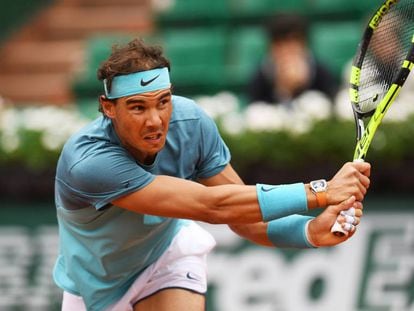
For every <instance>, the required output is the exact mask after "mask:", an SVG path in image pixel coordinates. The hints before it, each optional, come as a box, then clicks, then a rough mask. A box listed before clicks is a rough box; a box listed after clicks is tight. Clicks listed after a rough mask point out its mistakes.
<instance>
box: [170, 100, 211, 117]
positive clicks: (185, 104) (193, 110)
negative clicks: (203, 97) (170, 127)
mask: <svg viewBox="0 0 414 311" xmlns="http://www.w3.org/2000/svg"><path fill="white" fill-rule="evenodd" d="M172 103H173V114H172V116H171V122H176V121H185V120H199V119H201V118H203V117H204V116H205V113H204V111H203V109H202V108H201V107H200V106H199V105H198V104H197V103H196V102H195V101H194V100H192V99H190V98H187V97H183V96H178V95H173V97H172Z"/></svg>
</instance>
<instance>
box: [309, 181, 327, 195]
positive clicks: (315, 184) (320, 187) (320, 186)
mask: <svg viewBox="0 0 414 311" xmlns="http://www.w3.org/2000/svg"><path fill="white" fill-rule="evenodd" d="M310 186H311V188H312V189H313V191H315V192H320V191H325V190H326V186H327V183H326V180H325V179H319V180H314V181H311V183H310Z"/></svg>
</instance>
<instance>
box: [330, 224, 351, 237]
mask: <svg viewBox="0 0 414 311" xmlns="http://www.w3.org/2000/svg"><path fill="white" fill-rule="evenodd" d="M331 232H332V233H333V234H334V235H336V236H339V237H342V236H344V235H347V234H348V232H346V231H345V230H344V228H342V226H341V224H340V223H339V222H338V220H336V221H335V223H334V225H333V226H332V228H331Z"/></svg>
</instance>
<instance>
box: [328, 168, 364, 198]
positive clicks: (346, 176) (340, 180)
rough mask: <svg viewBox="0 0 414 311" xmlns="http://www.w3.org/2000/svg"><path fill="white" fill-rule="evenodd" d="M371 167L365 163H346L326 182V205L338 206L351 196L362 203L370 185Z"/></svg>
mask: <svg viewBox="0 0 414 311" xmlns="http://www.w3.org/2000/svg"><path fill="white" fill-rule="evenodd" d="M370 174H371V165H370V164H369V163H367V162H348V163H346V164H345V165H344V166H342V168H341V169H340V170H339V171H338V172H337V173H336V174H335V176H334V177H333V178H332V179H331V180H330V181H329V182H328V189H327V192H326V195H327V201H328V205H335V204H339V203H341V202H342V201H344V200H346V199H348V198H349V197H351V196H355V198H356V200H357V201H360V202H362V200H363V199H364V197H365V194H366V193H367V189H368V187H369V184H370V180H369V176H370Z"/></svg>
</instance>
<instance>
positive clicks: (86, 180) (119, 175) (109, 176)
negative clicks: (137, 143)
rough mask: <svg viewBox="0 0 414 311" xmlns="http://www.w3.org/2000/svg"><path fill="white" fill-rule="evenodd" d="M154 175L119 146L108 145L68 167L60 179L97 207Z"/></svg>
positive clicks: (144, 184) (73, 193)
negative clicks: (65, 173) (63, 176)
mask: <svg viewBox="0 0 414 311" xmlns="http://www.w3.org/2000/svg"><path fill="white" fill-rule="evenodd" d="M154 178H155V176H154V175H152V174H151V173H149V172H147V171H145V170H144V169H143V168H141V167H140V166H139V165H138V164H137V163H136V162H135V160H134V159H133V158H132V157H131V156H130V155H129V154H128V153H127V152H126V151H124V150H122V148H119V147H117V146H110V147H108V148H105V150H101V151H99V152H97V153H94V154H93V155H90V156H86V157H84V158H83V159H82V160H81V161H79V162H77V163H76V164H74V165H73V166H72V167H69V168H68V169H67V175H66V176H65V178H60V182H61V183H64V184H65V188H66V189H67V191H68V192H71V193H72V195H75V196H77V197H78V198H79V199H80V200H82V201H83V202H87V203H89V205H92V206H94V207H95V208H96V209H99V208H102V207H104V206H106V205H107V204H109V203H110V202H111V201H113V200H115V199H116V198H119V197H121V196H123V195H126V194H129V193H132V192H134V191H137V190H138V189H141V188H143V187H145V186H146V185H148V184H149V183H150V182H151V181H153V179H154ZM57 179H58V178H57ZM57 182H59V180H57Z"/></svg>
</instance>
